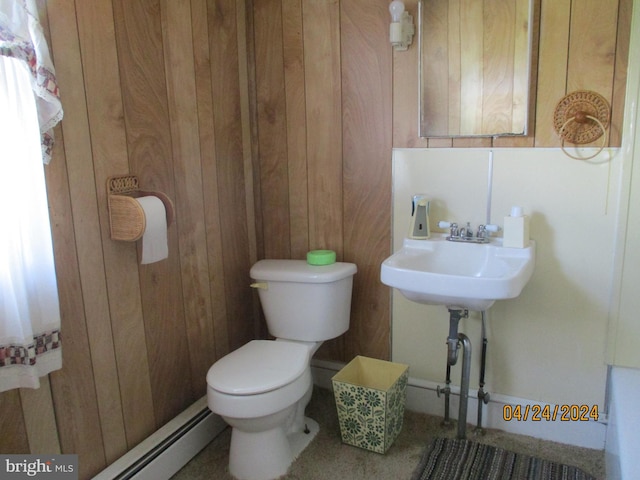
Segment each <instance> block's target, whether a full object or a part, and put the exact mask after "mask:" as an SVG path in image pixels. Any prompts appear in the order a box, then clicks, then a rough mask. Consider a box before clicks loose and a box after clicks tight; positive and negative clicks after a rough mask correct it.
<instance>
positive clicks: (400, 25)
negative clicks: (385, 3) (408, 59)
mask: <svg viewBox="0 0 640 480" xmlns="http://www.w3.org/2000/svg"><path fill="white" fill-rule="evenodd" d="M389 12H390V13H391V25H390V26H389V41H390V42H391V45H393V48H394V49H395V50H407V49H408V48H409V45H411V42H412V41H413V35H414V33H415V28H414V26H413V17H412V16H411V15H410V14H409V12H407V11H406V10H405V9H404V3H403V2H402V1H401V0H393V2H391V3H390V4H389Z"/></svg>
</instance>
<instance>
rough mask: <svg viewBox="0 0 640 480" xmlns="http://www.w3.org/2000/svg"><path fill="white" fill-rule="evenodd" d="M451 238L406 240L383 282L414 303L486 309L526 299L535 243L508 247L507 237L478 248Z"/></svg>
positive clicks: (387, 266)
mask: <svg viewBox="0 0 640 480" xmlns="http://www.w3.org/2000/svg"><path fill="white" fill-rule="evenodd" d="M446 236H447V235H446V234H435V235H432V236H431V238H430V239H428V240H412V239H408V238H406V239H405V240H404V242H403V245H402V248H401V249H400V250H398V251H397V252H396V253H394V254H393V255H391V256H390V257H389V258H387V259H386V260H385V261H384V262H382V268H381V274H380V278H381V280H382V283H384V284H385V285H389V286H390V287H394V288H397V289H398V290H399V291H400V292H401V293H402V294H403V295H404V296H405V297H407V298H408V299H409V300H412V301H414V302H418V303H426V304H432V305H445V306H447V307H448V308H451V307H460V308H466V309H469V310H476V311H482V310H486V309H488V308H489V307H490V306H491V305H493V303H494V302H495V301H496V300H503V299H507V298H514V297H517V296H518V295H520V293H521V292H522V289H523V288H524V286H525V285H526V284H527V282H528V281H529V279H531V276H532V275H533V270H534V266H535V257H536V254H535V242H534V241H531V242H530V244H529V246H528V247H527V248H508V247H503V246H502V239H501V238H492V239H491V242H490V243H486V244H477V243H459V242H450V241H447V240H446Z"/></svg>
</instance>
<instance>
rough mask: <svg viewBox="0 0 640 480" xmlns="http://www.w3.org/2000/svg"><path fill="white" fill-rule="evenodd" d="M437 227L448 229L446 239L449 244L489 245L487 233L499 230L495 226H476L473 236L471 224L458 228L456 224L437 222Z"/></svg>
mask: <svg viewBox="0 0 640 480" xmlns="http://www.w3.org/2000/svg"><path fill="white" fill-rule="evenodd" d="M438 227H440V228H448V229H449V236H448V237H447V238H446V239H447V240H449V241H450V242H467V243H489V241H490V239H489V237H490V234H489V232H497V231H498V230H500V227H498V226H497V225H478V230H477V232H476V234H475V236H474V234H473V229H472V228H471V222H467V225H466V226H465V227H462V228H459V227H458V224H457V223H450V222H439V223H438Z"/></svg>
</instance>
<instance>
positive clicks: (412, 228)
mask: <svg viewBox="0 0 640 480" xmlns="http://www.w3.org/2000/svg"><path fill="white" fill-rule="evenodd" d="M430 236H431V231H430V230H429V200H428V199H427V197H426V195H422V194H418V195H414V196H413V198H412V199H411V223H410V225H409V238H413V239H415V240H426V239H427V238H429V237H430Z"/></svg>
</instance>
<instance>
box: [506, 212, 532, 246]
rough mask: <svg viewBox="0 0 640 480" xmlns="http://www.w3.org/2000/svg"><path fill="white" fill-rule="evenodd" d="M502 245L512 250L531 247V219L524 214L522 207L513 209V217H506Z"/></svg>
mask: <svg viewBox="0 0 640 480" xmlns="http://www.w3.org/2000/svg"><path fill="white" fill-rule="evenodd" d="M502 245H503V246H505V247H511V248H526V247H528V246H529V217H528V216H527V215H523V214H522V208H521V207H511V215H509V216H508V217H504V233H503V237H502Z"/></svg>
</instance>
